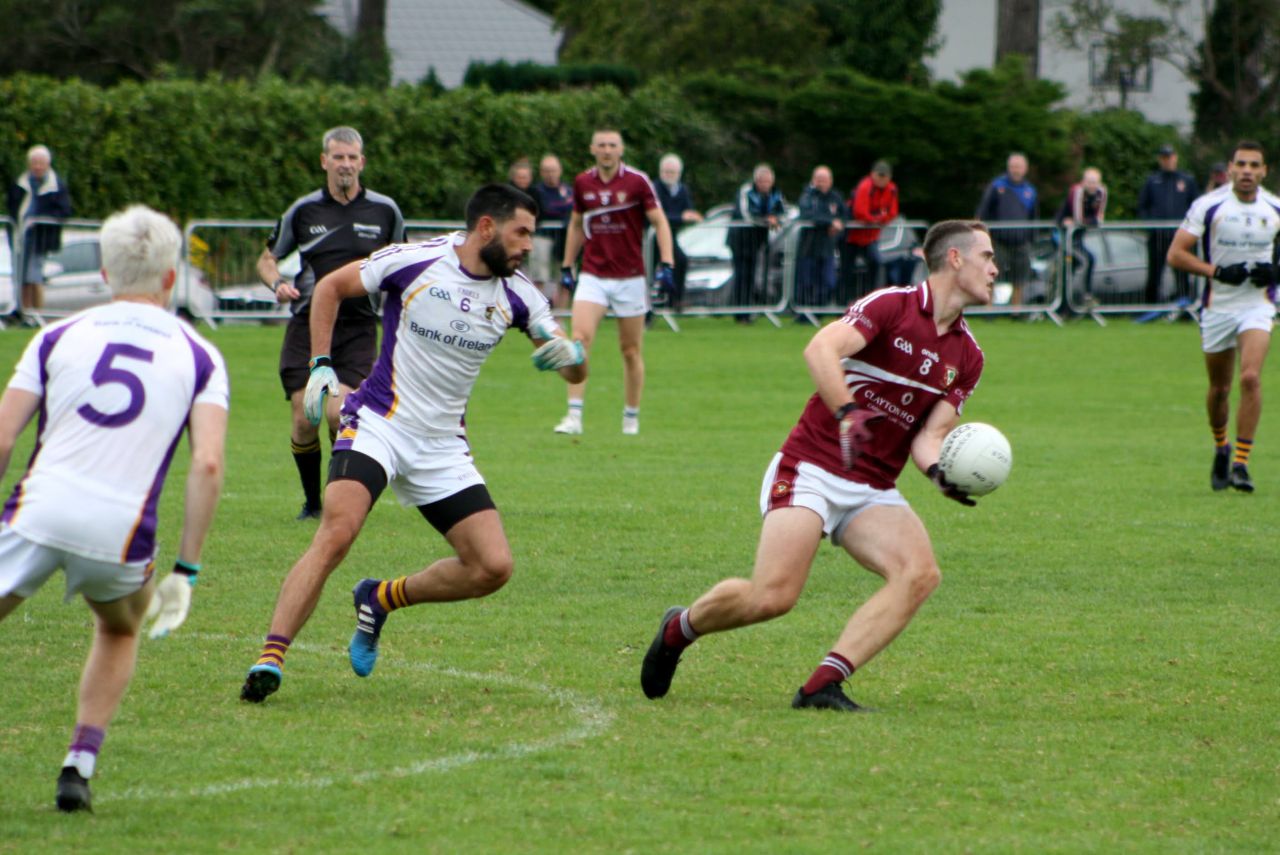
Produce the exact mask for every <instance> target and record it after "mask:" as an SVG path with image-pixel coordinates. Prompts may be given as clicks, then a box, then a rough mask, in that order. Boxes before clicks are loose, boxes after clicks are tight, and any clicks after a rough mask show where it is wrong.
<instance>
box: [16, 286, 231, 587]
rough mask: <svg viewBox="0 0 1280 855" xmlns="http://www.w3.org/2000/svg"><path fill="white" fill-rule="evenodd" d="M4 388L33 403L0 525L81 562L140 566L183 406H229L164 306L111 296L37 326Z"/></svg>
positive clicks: (215, 365)
mask: <svg viewBox="0 0 1280 855" xmlns="http://www.w3.org/2000/svg"><path fill="white" fill-rule="evenodd" d="M9 385H10V387H11V388H14V389H24V390H26V391H28V392H32V393H34V394H36V395H38V396H40V409H39V424H38V434H37V437H36V446H35V450H34V451H33V452H32V455H31V462H30V463H29V464H28V466H27V472H26V474H25V475H24V476H23V477H22V480H21V481H19V482H18V484H17V486H16V487H15V488H14V491H13V494H12V495H11V496H10V497H9V500H8V502H6V504H5V506H4V512H3V516H0V522H3V523H4V524H6V525H8V526H11V527H12V528H13V530H14V531H16V532H17V533H18V534H20V535H22V536H23V537H25V538H26V539H27V540H30V541H32V542H33V543H39V544H42V545H44V546H50V547H56V548H59V549H65V550H67V551H68V552H72V553H74V554H76V555H82V556H85V557H87V558H93V559H97V560H100V561H113V562H120V563H125V562H128V563H133V562H137V561H149V560H151V559H152V558H153V557H154V556H155V550H156V511H157V504H158V502H159V499H160V491H161V489H162V488H163V487H164V480H165V475H166V473H167V472H168V469H169V462H170V461H171V460H172V459H173V454H174V451H175V450H176V448H177V446H178V439H179V437H181V436H182V431H183V429H184V428H185V427H186V424H187V420H188V418H189V417H190V413H191V407H192V405H193V404H196V403H207V404H214V405H217V406H220V407H224V408H225V407H227V406H228V403H229V400H228V398H229V395H228V384H227V371H226V367H225V366H224V364H223V361H222V356H221V354H219V353H218V351H217V350H216V349H215V348H214V347H213V345H211V344H209V343H208V342H207V341H205V340H204V339H203V338H201V337H200V335H199V334H198V333H196V331H195V330H193V329H192V328H191V326H190V325H189V324H187V323H185V322H184V321H182V320H180V319H178V318H177V317H175V316H174V315H172V314H170V313H169V312H167V311H165V310H164V309H161V308H160V307H158V306H154V305H149V304H144V303H135V302H130V301H118V302H114V303H108V304H107V305H105V306H97V307H95V308H92V309H88V310H86V311H84V312H81V313H79V314H77V315H73V316H72V317H70V318H67V319H66V320H64V321H61V322H59V323H56V324H52V325H50V326H48V327H45V328H44V329H43V330H42V331H41V332H40V333H39V334H37V335H36V337H35V338H34V339H32V340H31V343H30V344H29V345H27V349H26V351H25V352H24V353H23V354H22V359H21V360H20V361H19V362H18V366H17V368H16V369H15V371H14V375H13V379H12V380H11V381H10V383H9Z"/></svg>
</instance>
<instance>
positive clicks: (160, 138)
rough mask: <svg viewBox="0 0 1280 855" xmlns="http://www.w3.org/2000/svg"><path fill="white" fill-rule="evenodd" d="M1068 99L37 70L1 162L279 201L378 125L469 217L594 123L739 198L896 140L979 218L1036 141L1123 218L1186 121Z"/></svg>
mask: <svg viewBox="0 0 1280 855" xmlns="http://www.w3.org/2000/svg"><path fill="white" fill-rule="evenodd" d="M1060 97H1061V92H1060V90H1059V89H1058V88H1057V87H1056V86H1055V85H1054V84H1049V83H1044V82H1041V81H1034V80H1028V79H1027V78H1026V77H1025V75H1023V74H1022V72H1021V69H1020V68H1018V67H1017V66H1016V65H1009V66H1002V67H1001V68H999V69H996V70H995V71H987V72H976V73H974V74H972V75H970V77H969V78H968V79H967V80H966V81H965V82H964V84H963V85H950V84H943V85H938V86H934V87H931V88H922V87H912V86H906V85H896V84H888V83H883V82H880V81H875V80H870V79H868V78H864V77H860V76H858V75H855V74H851V73H847V72H831V73H827V74H822V75H817V76H798V75H794V74H787V73H785V72H780V71H777V70H773V69H765V68H759V67H750V66H746V67H741V68H735V69H732V70H730V71H728V72H726V73H723V74H715V75H709V74H708V75H699V76H694V77H690V78H687V79H685V80H682V81H679V82H676V81H672V80H653V81H649V82H648V83H646V84H644V85H643V86H640V87H639V88H637V89H635V90H634V91H633V92H631V93H630V94H624V93H622V92H620V91H619V90H617V89H615V88H613V87H610V86H606V87H601V88H596V89H590V90H570V91H562V92H536V93H511V94H495V93H493V92H492V91H490V90H489V89H488V88H485V87H481V88H463V89H458V90H454V91H451V92H445V93H439V92H435V91H432V90H431V89H430V88H428V87H415V86H407V85H402V86H398V87H395V88H391V89H385V90H373V89H353V88H346V87H341V86H332V85H318V84H317V85H303V86H297V85H289V84H286V83H283V82H281V81H278V80H275V81H266V82H257V83H246V82H241V81H235V82H229V81H217V80H213V81H204V82H192V81H163V82H152V83H149V84H136V83H135V84H124V85H120V86H117V87H113V88H110V89H102V88H98V87H96V86H91V85H88V84H84V83H81V82H77V81H70V82H57V81H52V80H49V79H45V78H35V77H22V76H20V77H13V78H8V79H4V80H0V126H2V127H6V128H10V129H12V132H11V133H10V134H8V135H6V137H5V142H4V143H2V144H0V168H3V169H4V171H5V174H6V175H8V176H12V175H15V174H17V173H18V172H19V171H20V170H21V168H22V167H23V157H24V153H25V151H26V149H27V147H28V146H30V145H31V144H33V143H36V142H42V143H45V144H47V145H49V146H50V147H51V148H52V149H53V150H54V154H55V167H56V168H57V169H59V170H60V171H61V172H62V173H63V174H65V175H66V176H67V177H68V180H69V182H70V184H71V188H72V193H73V196H74V198H75V201H76V207H77V212H78V213H79V214H80V215H82V216H102V215H104V214H106V213H108V212H110V211H111V210H113V209H116V208H118V207H120V206H121V205H123V204H125V203H127V202H135V201H136V202H146V203H148V204H151V205H153V206H155V207H158V208H160V209H162V210H165V211H168V212H169V213H171V214H173V215H174V216H175V217H178V218H180V219H187V218H192V217H235V218H274V217H276V216H277V215H279V213H280V212H281V211H282V210H283V209H284V207H285V206H286V205H287V204H288V203H289V202H290V201H291V200H293V199H294V198H296V197H297V196H299V195H301V194H303V193H306V192H308V191H310V190H313V189H315V187H317V186H319V184H320V180H321V179H322V175H321V173H320V170H319V162H318V161H319V147H320V142H319V141H320V137H321V135H322V134H323V132H324V131H325V129H326V128H329V127H331V126H333V125H338V124H349V125H353V126H355V127H356V128H359V130H360V131H361V133H362V134H363V135H364V137H365V150H366V154H367V155H368V158H369V164H368V167H367V168H366V171H365V176H364V180H365V183H366V184H367V186H369V187H371V188H373V189H376V190H378V191H380V192H383V193H387V194H389V195H391V196H393V197H394V198H395V199H396V200H397V201H399V203H400V205H401V207H402V208H403V210H404V212H405V215H406V216H408V217H410V218H414V219H419V218H423V219H425V218H457V217H460V216H461V211H462V206H463V203H464V202H465V200H466V198H467V196H468V195H469V194H470V192H471V191H472V190H473V189H474V188H475V187H476V186H478V185H479V184H481V183H483V182H486V181H492V180H501V179H503V178H504V177H505V175H506V170H507V165H508V164H509V163H510V162H511V161H512V160H514V159H516V158H518V157H529V158H531V159H535V160H536V159H537V158H539V157H540V156H541V155H542V154H544V153H545V152H555V153H557V154H559V155H560V157H561V159H562V160H563V161H564V164H565V170H566V173H568V174H570V175H572V174H573V173H574V172H576V171H578V170H581V169H584V168H586V167H587V166H589V165H590V157H589V154H588V151H587V147H588V143H589V141H590V134H591V130H592V128H594V127H596V126H598V125H602V124H603V125H611V126H615V127H619V128H621V129H622V130H623V133H624V135H625V137H626V140H627V145H628V151H627V155H626V157H627V161H628V162H629V163H631V164H633V165H635V166H638V167H639V168H641V169H644V170H646V171H648V172H650V173H651V174H655V173H656V171H657V161H658V158H659V157H660V156H661V154H662V153H663V152H666V151H677V152H679V153H680V154H681V155H682V156H683V158H684V160H685V164H686V180H687V181H688V182H689V184H690V185H691V186H692V187H693V188H694V191H695V193H696V195H697V198H698V201H699V203H700V204H701V205H702V206H703V207H710V206H711V205H712V204H715V203H716V202H723V201H728V200H730V199H731V198H732V196H733V193H734V190H735V189H736V187H737V186H738V185H739V184H740V183H742V182H743V181H746V180H747V179H748V178H749V176H750V172H751V167H752V165H753V164H754V163H755V162H756V161H757V160H769V161H771V162H772V163H773V164H774V166H775V168H776V170H777V173H778V177H779V186H780V187H781V189H782V190H783V192H784V194H785V195H786V196H787V198H788V199H791V200H792V201H794V200H795V199H796V198H797V197H798V196H799V193H800V191H801V189H802V188H803V187H804V186H805V184H806V183H807V181H808V177H809V174H810V171H811V170H812V168H813V166H814V165H815V164H818V163H827V164H829V165H830V166H831V167H832V168H833V170H834V171H835V174H836V183H837V186H838V187H839V188H841V189H842V190H845V191H846V192H847V191H848V190H849V188H850V187H851V186H852V185H853V184H854V183H855V182H856V181H857V180H858V179H859V178H861V176H862V175H864V174H866V172H867V171H868V170H869V167H870V166H871V163H872V162H873V161H874V160H876V159H877V158H880V157H885V158H887V159H889V160H890V161H891V162H892V163H893V164H894V167H895V175H894V178H895V180H896V181H897V183H898V185H899V187H900V189H901V193H902V200H903V212H904V213H905V214H907V215H908V216H911V217H913V218H923V219H941V218H946V217H964V216H969V215H971V214H972V212H973V210H974V207H975V206H976V204H977V201H978V198H979V196H980V194H981V192H982V189H983V187H984V185H985V184H986V182H988V181H989V180H990V179H991V178H992V177H993V176H995V175H996V174H998V173H999V172H1001V171H1002V170H1003V168H1004V158H1005V155H1006V154H1007V153H1008V152H1009V151H1011V150H1014V149H1019V150H1022V151H1025V152H1027V154H1028V156H1029V157H1030V159H1031V162H1032V169H1033V178H1034V179H1035V180H1036V182H1037V183H1038V185H1039V186H1040V189H1041V196H1042V199H1044V205H1043V211H1044V213H1045V215H1046V216H1050V215H1052V213H1053V210H1054V209H1055V207H1056V203H1057V202H1058V201H1059V200H1060V199H1061V195H1062V191H1063V190H1064V189H1065V187H1066V186H1067V185H1068V184H1069V183H1070V182H1071V181H1073V180H1075V179H1076V178H1077V177H1078V171H1079V167H1080V165H1081V163H1082V161H1083V160H1089V161H1090V162H1092V163H1096V164H1097V165H1098V166H1100V167H1101V168H1102V169H1103V172H1104V174H1105V175H1106V177H1107V180H1108V181H1109V182H1110V183H1111V185H1112V190H1113V199H1114V200H1115V201H1113V206H1114V207H1113V208H1112V216H1113V217H1115V216H1118V215H1119V214H1120V213H1121V212H1122V210H1123V208H1122V203H1121V197H1124V198H1125V199H1127V197H1128V196H1130V195H1132V193H1131V192H1130V189H1131V188H1130V185H1131V184H1132V183H1133V181H1135V180H1140V178H1139V176H1140V175H1141V174H1145V171H1146V170H1147V169H1148V168H1149V166H1150V151H1151V150H1153V141H1155V140H1157V139H1158V140H1160V141H1164V140H1165V139H1166V138H1167V137H1168V133H1167V129H1160V128H1154V129H1153V126H1150V125H1148V124H1146V123H1145V122H1143V121H1142V120H1141V118H1140V117H1136V116H1135V115H1134V114H1121V115H1118V116H1113V115H1110V114H1101V115H1099V116H1095V117H1083V118H1082V117H1078V116H1076V115H1075V114H1073V113H1070V112H1066V111H1061V110H1056V109H1055V108H1054V105H1055V103H1056V101H1057V100H1058V99H1059V98H1060ZM1117 191H1118V192H1117ZM1133 192H1134V193H1136V185H1135V189H1133Z"/></svg>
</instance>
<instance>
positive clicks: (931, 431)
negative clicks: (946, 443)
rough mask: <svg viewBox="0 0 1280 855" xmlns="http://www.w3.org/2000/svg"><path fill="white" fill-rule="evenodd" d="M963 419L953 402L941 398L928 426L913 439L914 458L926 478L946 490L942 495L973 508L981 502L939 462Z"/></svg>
mask: <svg viewBox="0 0 1280 855" xmlns="http://www.w3.org/2000/svg"><path fill="white" fill-rule="evenodd" d="M959 421H960V414H959V413H957V412H956V408H955V407H954V406H952V405H951V404H950V403H949V402H947V401H939V402H938V403H936V404H934V406H933V409H931V410H930V411H929V416H928V418H927V419H926V420H925V423H924V426H923V427H922V428H920V433H918V434H916V438H915V439H914V440H912V441H911V459H912V461H914V463H915V464H916V467H917V468H918V469H919V470H920V471H921V472H923V473H924V474H925V477H926V478H928V479H929V480H930V481H932V482H933V483H934V485H935V486H937V488H938V489H939V490H941V491H942V495H944V496H946V497H947V498H948V499H951V500H953V501H956V502H959V503H960V504H962V505H967V506H969V507H971V508H972V507H973V506H974V505H976V504H978V503H977V502H975V501H974V500H973V499H971V498H969V495H968V494H967V493H965V492H964V491H963V490H961V489H960V488H959V487H957V486H956V485H955V484H952V483H951V482H949V481H948V480H947V479H946V476H944V475H943V474H942V469H941V468H940V467H939V465H938V458H939V457H941V456H942V441H943V440H944V439H946V436H947V434H949V433H951V430H952V428H954V427H955V426H956V423H957V422H959Z"/></svg>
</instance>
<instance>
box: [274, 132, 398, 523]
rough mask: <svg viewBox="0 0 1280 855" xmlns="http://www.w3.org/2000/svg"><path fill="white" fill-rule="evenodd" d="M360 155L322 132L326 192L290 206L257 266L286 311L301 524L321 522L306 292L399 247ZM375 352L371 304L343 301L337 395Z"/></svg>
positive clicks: (333, 426)
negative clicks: (289, 272)
mask: <svg viewBox="0 0 1280 855" xmlns="http://www.w3.org/2000/svg"><path fill="white" fill-rule="evenodd" d="M363 150H364V141H363V140H362V139H361V138H360V133H359V131H357V130H356V129H355V128H348V127H337V128H331V129H330V130H328V131H326V132H325V134H324V140H323V143H322V146H321V153H320V167H321V168H322V169H323V170H324V172H325V175H326V176H327V177H328V180H327V181H326V182H325V186H324V187H322V188H320V189H319V190H316V191H315V192H313V193H308V194H307V195H306V196H303V197H302V198H301V199H298V200H297V201H296V202H294V203H293V204H292V205H290V206H289V210H287V211H285V212H284V216H282V217H281V218H280V220H279V222H277V223H276V227H275V229H274V231H272V232H271V237H269V238H268V239H267V248H266V249H265V250H263V252H262V255H261V257H259V259H258V276H260V277H261V278H262V281H263V282H264V283H266V285H267V287H269V288H272V289H273V290H274V291H275V294H276V299H277V300H278V301H280V302H281V303H288V302H292V304H293V305H292V311H293V317H292V318H290V319H289V325H288V327H287V328H286V330H285V334H284V344H283V346H282V347H281V348H280V382H281V384H282V385H283V386H284V394H285V397H286V398H288V399H289V404H290V407H291V408H292V410H293V427H292V431H291V434H290V437H289V438H290V441H291V443H292V446H293V460H294V463H296V464H297V466H298V476H299V478H301V479H302V493H303V497H304V500H303V504H302V512H301V513H299V514H298V519H300V520H303V519H318V518H319V517H320V430H319V428H318V426H316V425H313V424H311V422H310V421H308V420H307V417H306V415H305V414H304V413H303V410H302V395H303V391H304V390H305V389H306V387H307V378H308V376H310V373H311V368H310V361H311V330H310V327H309V324H310V314H311V313H310V308H311V292H312V290H313V289H314V288H315V284H316V282H318V281H320V279H321V278H322V277H323V276H324V275H325V274H327V273H329V272H330V271H333V270H337V269H338V268H339V267H342V266H343V265H344V264H347V263H349V262H352V261H355V260H357V259H361V258H366V257H367V256H369V255H370V254H372V253H373V252H376V251H377V250H379V249H381V248H382V247H384V246H387V245H388V244H392V243H403V242H404V217H403V216H401V214H400V208H399V207H398V206H397V205H396V203H395V201H394V200H392V199H391V198H390V197H388V196H383V195H381V194H380V193H374V192H373V191H371V190H366V189H365V188H364V187H361V186H360V173H361V171H362V170H363V169H364V163H365V160H364V153H363ZM294 250H297V251H298V253H299V255H301V257H302V270H301V271H300V272H299V273H298V276H297V278H296V279H295V280H294V281H293V282H292V283H290V282H289V281H288V280H287V279H285V278H284V277H283V276H281V275H280V268H279V267H278V266H277V262H278V261H279V260H280V259H281V258H284V257H285V256H286V255H288V254H289V253H291V252H293V251H294ZM377 347H378V317H377V312H376V311H375V309H374V306H373V304H372V303H371V302H370V300H369V299H368V298H365V297H353V298H352V299H349V300H343V301H342V305H341V307H340V308H339V310H338V318H337V322H336V323H335V325H334V330H333V345H332V348H331V350H332V353H330V354H329V356H330V358H331V359H332V360H333V370H334V371H335V372H336V373H337V375H338V382H339V385H340V386H341V388H342V395H343V396H345V395H346V394H347V393H349V392H351V391H352V390H353V389H355V388H356V387H357V386H359V385H360V383H361V381H363V380H364V378H365V377H368V376H369V372H370V370H372V368H373V361H374V358H375V357H376V355H377ZM341 405H342V397H341V396H339V397H337V398H330V399H329V400H328V402H327V404H326V405H325V416H326V419H327V421H328V422H329V438H330V440H332V439H333V437H334V436H335V435H336V434H337V432H338V412H339V409H340V408H341Z"/></svg>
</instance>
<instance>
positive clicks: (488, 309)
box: [484, 306, 497, 321]
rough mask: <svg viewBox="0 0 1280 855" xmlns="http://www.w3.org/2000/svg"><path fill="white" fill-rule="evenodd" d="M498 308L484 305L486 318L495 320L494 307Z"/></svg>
mask: <svg viewBox="0 0 1280 855" xmlns="http://www.w3.org/2000/svg"><path fill="white" fill-rule="evenodd" d="M496 308H497V307H496V306H485V307H484V319H485V320H486V321H491V320H493V310H494V309H496Z"/></svg>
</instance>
